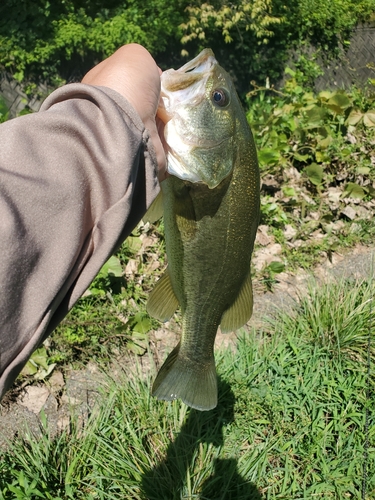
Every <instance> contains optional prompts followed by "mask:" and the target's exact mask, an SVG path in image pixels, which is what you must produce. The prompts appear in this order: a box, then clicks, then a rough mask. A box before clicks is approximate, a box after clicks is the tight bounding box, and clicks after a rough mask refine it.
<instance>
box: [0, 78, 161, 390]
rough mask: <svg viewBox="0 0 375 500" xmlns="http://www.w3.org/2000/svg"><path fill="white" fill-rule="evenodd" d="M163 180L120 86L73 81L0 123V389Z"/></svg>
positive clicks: (76, 295)
mask: <svg viewBox="0 0 375 500" xmlns="http://www.w3.org/2000/svg"><path fill="white" fill-rule="evenodd" d="M158 190H159V186H158V182H157V165H156V158H155V154H154V152H153V147H152V144H151V143H150V141H149V139H148V133H147V131H145V130H144V126H143V123H142V121H141V120H140V118H139V116H138V115H137V114H136V113H135V111H134V109H133V108H132V107H131V106H130V105H129V104H128V103H127V101H126V100H125V99H124V98H123V97H121V96H120V95H119V94H117V93H116V92H114V91H111V90H109V89H106V88H100V87H98V88H96V87H91V86H87V85H82V84H72V85H67V86H65V87H63V88H62V89H59V90H58V91H56V92H54V93H53V94H52V95H51V96H50V97H49V98H48V99H47V100H46V101H45V103H44V104H43V106H42V108H41V111H40V112H39V113H37V114H34V115H28V116H24V117H22V118H17V119H15V120H11V121H9V122H7V123H5V124H3V125H1V126H0V255H1V259H0V399H1V397H2V395H3V394H4V392H5V390H6V389H7V388H8V387H9V385H10V384H11V383H12V382H13V381H14V379H15V377H16V376H17V374H18V373H19V371H20V370H21V369H22V366H23V364H24V363H25V362H26V361H27V359H28V357H29V356H30V355H31V353H32V351H33V350H34V349H35V348H36V347H37V346H38V345H39V344H40V343H41V341H42V340H43V339H44V338H45V337H46V336H47V335H48V334H49V333H50V332H51V331H52V329H53V328H54V327H55V326H56V325H57V324H58V322H59V321H60V320H61V319H62V318H63V317H64V315H65V314H66V313H67V312H68V310H69V309H70V308H71V307H72V305H73V304H74V303H75V301H76V300H77V299H78V298H79V297H80V296H81V295H82V293H83V292H84V291H85V289H86V288H87V287H88V285H89V284H90V282H91V281H92V279H93V278H94V277H95V275H96V274H97V272H98V271H99V269H100V267H101V266H102V265H103V263H104V262H105V261H106V259H107V258H108V257H109V256H110V255H111V253H112V252H113V251H114V249H115V248H116V246H117V245H119V244H120V243H121V241H123V240H124V239H125V237H126V236H127V235H128V234H129V233H130V231H131V230H132V229H133V227H134V226H135V225H136V224H137V222H138V221H139V220H140V218H141V217H142V215H143V214H144V212H145V211H146V209H147V207H148V206H149V205H150V203H151V202H152V200H153V198H154V197H155V196H156V194H157V192H158ZM15 273H16V275H17V279H14V274H15Z"/></svg>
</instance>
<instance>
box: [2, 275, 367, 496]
mask: <svg viewBox="0 0 375 500" xmlns="http://www.w3.org/2000/svg"><path fill="white" fill-rule="evenodd" d="M373 291H374V285H373V282H372V281H363V282H361V283H357V282H352V281H342V282H340V283H332V284H329V285H325V286H315V287H311V288H310V290H309V291H308V292H307V293H306V294H305V295H304V296H302V297H301V300H300V301H299V302H298V303H296V306H295V308H294V311H293V313H292V314H286V312H283V311H280V312H279V313H278V314H277V315H276V317H275V318H273V319H270V320H269V321H268V322H267V323H266V324H265V327H264V329H263V330H262V331H258V332H255V331H253V332H251V333H245V332H243V333H242V334H240V336H239V339H238V345H237V349H236V351H235V352H232V351H231V350H227V351H220V352H219V353H217V367H218V374H219V404H218V406H217V408H216V409H214V410H212V411H210V412H198V411H196V410H191V409H188V408H187V407H186V406H185V405H184V404H182V403H180V402H179V401H175V402H173V403H164V402H159V401H157V400H155V399H154V398H152V397H151V396H150V390H149V389H150V385H151V380H150V375H148V376H146V378H145V377H144V376H142V375H141V374H140V373H138V374H136V373H134V375H133V376H131V377H129V374H125V373H124V376H123V378H122V379H121V380H120V381H118V380H117V381H111V380H109V381H108V386H107V387H106V388H103V400H102V403H101V404H100V403H99V405H98V407H97V408H96V411H94V412H93V414H92V415H91V418H90V421H89V423H88V424H87V425H86V427H85V428H84V429H79V428H78V427H77V426H75V425H72V427H71V428H70V429H69V431H66V432H64V433H62V434H60V435H59V436H57V437H55V438H50V436H49V433H48V429H47V424H46V423H44V429H43V432H42V437H41V439H39V440H35V439H33V438H32V436H29V437H26V438H24V439H17V440H16V441H14V442H13V443H12V444H11V448H10V450H8V451H7V452H0V500H3V499H4V500H5V499H6V500H7V499H14V498H17V499H18V498H20V499H21V498H22V499H36V498H45V499H54V500H59V499H64V500H65V499H75V500H79V499H85V500H91V499H103V500H104V499H106V500H111V499H135V500H141V499H143V500H145V499H147V500H168V499H171V500H175V499H200V500H209V499H210V500H213V499H215V500H227V499H235V500H245V499H246V500H266V499H267V500H268V499H280V500H281V499H293V500H299V499H301V500H302V499H309V500H310V499H311V500H312V499H331V498H332V499H337V500H339V499H340V500H345V499H348V498H353V499H359V498H362V497H361V494H362V487H363V467H364V457H365V453H366V452H367V454H368V456H367V459H366V468H367V472H368V475H367V479H366V497H365V498H366V499H367V500H370V499H372V498H375V474H374V471H375V414H374V412H373V408H374V407H375V396H374V394H375V393H374V390H373V389H374V387H375V383H374V382H375V380H374V371H373V370H372V372H371V373H370V376H369V375H368V366H367V348H368V339H369V334H370V332H371V335H372V337H371V341H372V346H374V345H375V338H374V333H373V331H371V327H372V326H374V325H375V322H374V319H375V318H374V316H375V304H372V300H371V298H372V294H373ZM369 354H370V360H371V363H372V364H373V362H374V361H375V355H374V354H375V353H374V350H370V351H369ZM151 376H152V377H153V376H154V375H153V374H151ZM366 408H367V409H368V410H369V411H368V417H367V418H368V422H367V423H368V435H367V436H366ZM366 439H368V446H367V445H366Z"/></svg>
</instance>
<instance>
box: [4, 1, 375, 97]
mask: <svg viewBox="0 0 375 500" xmlns="http://www.w3.org/2000/svg"><path fill="white" fill-rule="evenodd" d="M374 12H375V6H374V0H344V1H343V0H331V1H330V2H329V4H328V3H322V2H321V1H320V0H287V1H283V2H281V1H280V0H252V1H250V0H241V1H239V2H229V1H227V0H210V1H208V2H204V3H202V2H200V1H198V0H193V1H188V0H148V1H147V2H141V1H140V0H130V1H128V2H122V1H121V0H110V1H108V2H106V3H105V5H104V4H103V2H102V1H101V0H93V1H88V0H65V1H64V2H49V1H48V0H33V1H29V0H3V1H2V2H1V5H0V68H2V69H3V68H5V69H6V70H8V71H9V72H11V73H12V74H13V75H14V77H15V78H16V79H17V80H18V81H20V82H23V83H24V84H25V86H26V90H27V91H28V92H32V91H33V90H34V91H35V88H36V87H35V84H36V83H38V82H39V81H40V80H42V81H47V82H49V83H51V84H52V85H53V86H55V85H57V84H58V83H61V82H63V81H66V80H68V81H70V80H76V79H79V78H80V77H81V76H82V75H83V74H84V73H85V71H87V70H88V69H89V68H90V67H91V66H92V65H93V64H94V63H95V62H98V61H100V60H102V59H103V58H104V57H107V56H108V55H110V54H111V53H112V52H113V51H114V50H115V49H117V48H118V47H119V46H121V45H122V44H125V43H129V42H138V43H141V44H143V45H144V46H145V47H146V48H147V49H149V50H150V51H151V52H152V53H153V55H154V57H155V58H156V59H157V60H158V62H159V64H161V66H162V67H171V66H174V63H176V64H179V63H180V62H182V57H181V53H182V54H184V55H187V54H188V52H190V54H195V53H196V52H197V51H198V49H200V48H202V47H207V46H212V47H213V48H214V49H215V53H217V56H218V57H219V60H220V61H221V62H222V64H223V65H225V67H226V68H227V69H228V70H232V72H233V74H234V75H236V77H237V84H238V86H239V88H240V89H241V91H246V90H247V87H248V82H249V81H250V80H251V79H254V80H256V81H257V82H265V80H266V78H269V79H270V80H271V81H274V82H275V81H278V80H279V78H280V76H281V75H282V72H283V70H284V67H285V62H286V61H287V60H288V59H289V57H290V51H291V50H292V49H297V52H298V54H299V55H297V57H296V59H297V60H296V63H297V66H298V65H300V66H303V68H304V71H305V72H308V73H309V76H310V77H312V76H313V75H314V74H316V71H318V70H317V67H316V64H313V63H312V61H311V59H312V56H311V54H309V57H306V54H305V52H306V51H304V50H302V51H301V50H300V48H301V47H302V46H304V45H309V44H310V43H311V44H312V45H313V46H314V47H315V48H316V50H318V51H320V52H321V54H322V55H325V56H328V57H329V56H332V55H333V53H334V52H335V50H337V48H338V46H339V42H341V43H343V44H344V45H345V44H347V42H348V39H349V35H350V32H351V30H352V29H353V28H354V27H355V26H356V24H357V23H358V22H359V21H362V20H365V19H368V18H370V17H371V15H374Z"/></svg>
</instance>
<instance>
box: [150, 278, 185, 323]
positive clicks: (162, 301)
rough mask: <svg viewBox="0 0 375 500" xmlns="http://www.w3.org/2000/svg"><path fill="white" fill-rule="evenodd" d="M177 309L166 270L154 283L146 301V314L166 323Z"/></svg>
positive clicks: (175, 298) (176, 301) (176, 302)
mask: <svg viewBox="0 0 375 500" xmlns="http://www.w3.org/2000/svg"><path fill="white" fill-rule="evenodd" d="M177 307H178V300H177V297H176V295H175V293H174V291H173V288H172V283H171V279H170V277H169V272H168V268H167V269H166V270H165V273H164V274H163V276H162V277H161V278H160V279H159V281H158V282H157V283H156V285H155V288H154V289H153V290H152V292H151V293H150V295H149V297H148V301H147V306H146V308H147V312H148V314H149V315H150V316H153V317H154V318H156V319H158V320H159V321H163V322H164V321H168V320H169V319H170V318H171V317H172V316H173V314H174V312H175V311H176V309H177Z"/></svg>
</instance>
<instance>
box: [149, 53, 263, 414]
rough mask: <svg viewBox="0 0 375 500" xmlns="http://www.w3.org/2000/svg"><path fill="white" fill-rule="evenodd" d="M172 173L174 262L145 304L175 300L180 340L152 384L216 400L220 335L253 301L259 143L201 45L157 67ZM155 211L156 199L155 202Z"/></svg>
mask: <svg viewBox="0 0 375 500" xmlns="http://www.w3.org/2000/svg"><path fill="white" fill-rule="evenodd" d="M161 85H162V98H163V102H164V106H165V110H163V111H161V112H160V115H161V116H162V115H163V114H164V115H165V114H166V115H167V116H168V117H169V118H170V119H169V121H168V122H167V123H166V126H165V131H164V135H165V141H166V143H167V161H168V172H169V174H171V175H170V176H169V177H167V179H166V180H165V181H163V182H162V183H161V192H162V198H163V210H164V226H165V239H166V251H167V259H168V267H167V270H166V272H165V274H164V275H163V276H162V278H161V279H160V280H159V281H158V282H157V284H156V286H155V288H154V290H153V291H152V292H151V294H150V297H149V300H148V304H147V309H148V312H149V314H150V315H152V316H154V317H156V318H158V319H159V320H161V321H166V320H168V319H169V318H170V317H171V316H172V315H173V313H174V312H175V310H176V309H177V307H178V306H180V308H181V313H182V335H181V341H180V343H179V344H178V345H177V347H176V348H175V349H174V350H173V351H172V352H171V354H170V355H169V356H168V358H167V360H166V361H165V363H164V364H163V366H162V367H161V369H160V371H159V373H158V375H157V377H156V380H155V382H154V384H153V395H154V396H156V397H157V398H159V399H164V400H173V399H177V398H180V399H182V401H183V402H184V403H186V404H187V405H189V406H191V407H193V408H196V409H198V410H210V409H212V408H214V407H215V406H216V405H217V376H216V369H215V360H214V341H215V337H216V333H217V330H218V327H219V325H220V326H221V330H222V331H224V332H226V331H233V330H236V329H237V328H239V327H241V326H243V325H244V324H245V323H246V322H247V321H248V320H249V318H250V316H251V314H252V308H253V298H252V285H251V276H250V259H251V253H252V250H253V245H254V239H255V235H256V230H257V226H258V218H259V205H260V201H259V198H260V186H259V171H258V163H257V155H256V149H255V145H254V141H253V137H252V134H251V131H250V128H249V125H248V123H247V120H246V116H245V113H244V111H243V109H242V106H241V103H240V101H239V98H238V96H237V93H236V91H235V88H234V85H233V82H232V80H231V78H230V76H229V75H228V73H226V72H225V71H224V69H222V68H221V67H220V66H219V64H218V62H217V61H216V59H215V56H214V54H213V52H212V51H211V50H209V49H205V50H204V51H203V52H201V53H200V54H199V55H198V56H197V57H196V58H195V59H193V60H192V61H190V62H189V63H187V64H185V65H184V66H182V67H181V68H180V69H178V70H173V69H171V70H168V71H166V72H164V73H163V74H162V76H161ZM151 210H152V208H151Z"/></svg>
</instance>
